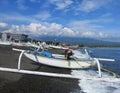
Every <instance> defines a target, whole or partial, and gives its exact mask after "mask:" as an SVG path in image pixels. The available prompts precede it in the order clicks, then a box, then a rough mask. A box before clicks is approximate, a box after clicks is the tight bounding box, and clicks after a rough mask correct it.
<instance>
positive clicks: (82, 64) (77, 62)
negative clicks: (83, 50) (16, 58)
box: [24, 50, 97, 69]
mask: <svg viewBox="0 0 120 93" xmlns="http://www.w3.org/2000/svg"><path fill="white" fill-rule="evenodd" d="M43 54H44V55H43ZM24 55H25V56H26V57H27V58H29V59H31V60H33V61H34V62H36V63H40V64H44V65H48V66H52V67H59V68H69V69H79V68H88V67H91V66H95V65H96V63H97V62H96V60H95V59H94V58H91V57H90V56H87V55H86V54H82V55H81V58H80V57H79V58H77V57H74V56H71V58H70V60H66V59H65V57H64V55H60V54H51V53H49V52H47V51H44V50H42V51H41V52H31V51H27V52H25V53H24Z"/></svg>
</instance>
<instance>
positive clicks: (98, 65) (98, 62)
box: [94, 58, 115, 77]
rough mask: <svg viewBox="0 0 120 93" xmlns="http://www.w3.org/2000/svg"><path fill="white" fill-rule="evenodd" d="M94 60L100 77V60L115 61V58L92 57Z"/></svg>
mask: <svg viewBox="0 0 120 93" xmlns="http://www.w3.org/2000/svg"><path fill="white" fill-rule="evenodd" d="M94 60H95V61H96V63H97V67H98V72H99V77H102V74H101V67H100V61H111V62H114V61H115V59H106V58H94Z"/></svg>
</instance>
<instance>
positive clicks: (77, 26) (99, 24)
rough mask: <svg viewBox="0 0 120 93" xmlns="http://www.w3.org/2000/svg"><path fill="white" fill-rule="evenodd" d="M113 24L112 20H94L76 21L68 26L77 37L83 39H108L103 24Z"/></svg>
mask: <svg viewBox="0 0 120 93" xmlns="http://www.w3.org/2000/svg"><path fill="white" fill-rule="evenodd" d="M109 22H112V20H111V19H104V18H100V19H94V20H74V21H71V22H70V23H69V24H68V27H70V28H71V29H72V30H73V31H74V32H76V33H77V35H79V36H81V37H92V38H103V37H108V34H107V33H103V31H104V32H106V31H105V26H104V25H103V24H105V23H109ZM103 29H104V30H103Z"/></svg>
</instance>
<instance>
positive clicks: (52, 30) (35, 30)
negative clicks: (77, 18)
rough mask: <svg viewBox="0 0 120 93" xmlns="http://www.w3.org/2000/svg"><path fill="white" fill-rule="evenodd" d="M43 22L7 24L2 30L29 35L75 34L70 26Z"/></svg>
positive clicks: (69, 35)
mask: <svg viewBox="0 0 120 93" xmlns="http://www.w3.org/2000/svg"><path fill="white" fill-rule="evenodd" d="M0 24H2V23H0ZM45 24H46V25H43V24H40V23H30V24H29V25H9V28H8V29H5V30H4V32H11V33H21V34H28V35H30V36H44V35H47V36H68V37H73V36H76V35H75V32H74V31H72V30H71V29H70V28H67V27H63V26H62V25H60V24H56V23H45Z"/></svg>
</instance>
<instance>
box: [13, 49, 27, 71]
mask: <svg viewBox="0 0 120 93" xmlns="http://www.w3.org/2000/svg"><path fill="white" fill-rule="evenodd" d="M12 50H14V51H19V52H21V53H20V55H19V59H18V70H20V66H21V59H22V55H23V54H24V52H25V51H26V50H21V49H15V48H13V49H12Z"/></svg>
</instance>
